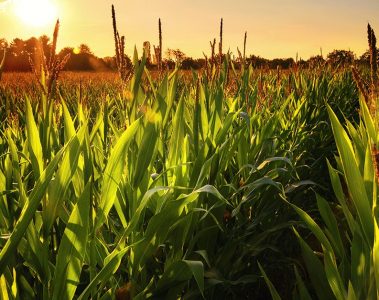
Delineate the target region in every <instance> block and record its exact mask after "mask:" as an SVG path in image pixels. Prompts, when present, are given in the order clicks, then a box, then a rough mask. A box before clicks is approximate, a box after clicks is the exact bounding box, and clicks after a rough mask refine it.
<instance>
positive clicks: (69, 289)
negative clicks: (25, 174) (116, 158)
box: [52, 183, 91, 299]
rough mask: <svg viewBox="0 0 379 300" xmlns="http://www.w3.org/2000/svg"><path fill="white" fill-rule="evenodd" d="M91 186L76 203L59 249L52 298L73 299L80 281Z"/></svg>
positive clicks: (86, 188) (85, 189)
mask: <svg viewBox="0 0 379 300" xmlns="http://www.w3.org/2000/svg"><path fill="white" fill-rule="evenodd" d="M90 188H91V183H87V185H86V187H85V188H84V191H83V194H82V195H81V196H80V198H79V199H78V202H77V203H76V204H75V206H74V209H73V210H72V213H71V215H70V218H69V220H68V224H67V226H66V228H65V230H64V233H63V237H62V240H61V243H60V245H59V249H58V255H57V261H56V265H55V273H54V279H53V293H52V299H72V298H73V296H74V294H75V290H76V287H77V286H78V284H79V283H80V273H81V270H82V262H83V259H84V255H85V251H86V246H87V238H88V227H89V210H90Z"/></svg>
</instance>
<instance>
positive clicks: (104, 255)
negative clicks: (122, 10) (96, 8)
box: [0, 27, 379, 299]
mask: <svg viewBox="0 0 379 300" xmlns="http://www.w3.org/2000/svg"><path fill="white" fill-rule="evenodd" d="M368 34H369V43H370V44H369V45H370V49H371V50H372V51H371V54H372V56H373V58H372V60H371V73H370V74H371V75H367V72H362V74H361V71H360V70H357V69H353V71H352V70H351V69H350V68H342V69H340V70H334V69H331V68H328V67H326V66H325V67H320V68H314V69H299V68H296V67H294V68H292V69H291V70H289V71H288V72H280V71H279V70H275V71H265V72H263V71H262V70H257V69H254V68H253V67H252V66H251V65H250V66H248V65H243V67H242V68H241V69H236V68H234V63H233V61H232V60H231V58H230V56H229V55H224V56H222V55H221V56H220V62H216V63H215V62H212V60H209V61H208V62H207V63H208V65H207V70H201V71H199V72H189V73H188V72H183V71H181V70H180V66H179V65H178V66H177V68H176V69H175V70H174V71H171V72H165V71H163V70H160V72H159V74H158V75H154V76H153V75H152V74H151V73H150V72H149V70H148V69H147V68H146V66H145V64H146V57H144V56H142V57H140V56H138V53H137V51H135V53H134V58H133V70H132V71H131V72H130V74H128V75H126V74H125V72H126V71H125V69H124V67H123V65H122V60H120V62H119V63H120V65H119V70H120V76H121V80H120V81H116V83H115V82H114V80H113V79H112V80H110V81H109V83H102V85H101V86H100V83H98V84H89V83H88V82H86V81H84V82H83V83H82V82H81V83H80V84H78V81H77V80H75V79H74V80H71V81H70V80H69V78H70V77H71V76H75V75H72V74H71V75H69V76H67V78H65V75H64V74H63V75H62V76H63V77H62V79H61V80H60V81H59V80H58V73H59V72H58V73H57V74H55V73H54V72H52V71H53V69H50V70H49V66H48V67H47V69H46V70H45V69H44V68H41V69H39V70H38V68H37V66H36V70H35V73H36V75H38V76H37V77H38V81H37V83H36V84H34V85H30V86H28V87H27V88H23V89H20V88H19V85H18V84H17V82H15V83H13V84H12V79H11V78H8V80H7V78H5V77H6V76H7V74H3V82H2V83H0V98H1V103H0V106H1V110H0V121H1V125H0V250H1V252H0V299H268V298H273V299H377V298H378V297H379V265H378V263H379V227H378V218H379V215H378V209H377V198H378V196H377V188H378V175H379V167H378V165H379V152H378V150H377V143H378V125H379V124H378V118H377V106H376V103H377V98H378V92H377V90H378V77H377V68H376V44H375V43H376V40H375V35H374V32H373V30H372V29H371V27H369V31H368ZM56 36H57V33H56V34H54V38H55V40H56ZM115 36H116V43H117V41H118V42H119V45H118V46H116V49H117V47H120V45H121V46H122V40H123V37H120V36H119V35H118V32H117V31H116V30H115ZM214 45H215V44H214ZM160 47H161V46H160ZM213 48H214V46H213ZM220 48H221V49H220V51H221V54H222V45H221V47H220ZM120 49H121V48H120ZM120 49H119V51H121V50H120ZM222 58H223V59H222ZM55 65H59V62H57V63H56V64H54V63H52V65H51V66H52V67H53V66H55ZM58 71H59V70H58ZM54 76H56V77H54ZM366 77H369V78H366ZM367 81H368V82H369V83H368V84H366V85H364V84H363V85H362V84H361V85H359V82H364V83H365V82H367ZM367 87H368V88H367ZM54 91H55V92H54Z"/></svg>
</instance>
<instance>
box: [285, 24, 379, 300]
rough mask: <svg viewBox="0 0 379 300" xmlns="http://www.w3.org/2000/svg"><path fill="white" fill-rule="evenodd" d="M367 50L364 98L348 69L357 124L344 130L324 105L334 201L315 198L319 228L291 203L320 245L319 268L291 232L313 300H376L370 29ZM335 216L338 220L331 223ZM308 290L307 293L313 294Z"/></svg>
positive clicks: (374, 73) (374, 133) (301, 288)
mask: <svg viewBox="0 0 379 300" xmlns="http://www.w3.org/2000/svg"><path fill="white" fill-rule="evenodd" d="M368 40H369V46H370V50H371V64H372V65H371V88H370V94H368V92H367V91H366V90H364V89H363V86H362V78H361V77H360V75H359V74H358V71H357V70H356V69H353V72H354V77H355V79H356V81H357V85H358V87H359V89H360V90H361V92H362V96H361V99H360V116H361V120H360V122H359V124H357V125H356V126H354V125H353V124H352V123H351V122H349V121H348V120H347V121H346V122H347V124H346V128H344V126H343V125H342V124H341V123H340V121H339V120H338V118H337V116H336V114H335V113H334V112H333V110H332V109H331V108H330V107H329V106H328V108H327V109H328V113H329V116H330V121H331V126H332V129H333V134H334V138H335V142H336V145H337V149H338V154H339V157H337V158H336V162H337V168H335V167H333V166H332V164H331V163H329V162H328V169H329V174H330V179H331V183H332V186H333V190H334V192H335V195H336V198H337V200H338V204H337V206H335V207H334V209H332V207H331V205H330V204H329V203H328V202H327V201H326V200H325V199H324V198H323V197H321V196H317V206H318V209H319V212H320V214H321V217H322V220H323V222H324V224H325V227H324V228H322V227H321V226H319V225H318V224H317V223H316V222H315V221H314V220H313V219H312V218H311V217H310V216H309V214H308V213H306V212H305V211H303V210H302V209H300V208H299V207H297V206H295V205H293V204H291V205H292V206H293V207H294V209H295V210H296V212H297V213H298V214H299V215H300V217H301V218H302V219H303V221H304V222H305V224H307V226H308V228H309V229H310V230H311V231H312V233H313V234H314V236H315V237H316V238H317V240H318V241H319V243H320V244H321V249H320V250H321V253H320V255H321V256H322V259H323V264H322V263H321V261H320V260H319V258H318V257H317V255H316V254H315V252H313V251H312V249H311V247H310V246H309V245H308V244H307V243H306V242H305V241H304V238H303V237H301V235H300V234H299V233H298V231H297V230H295V234H296V235H297V237H298V239H299V242H300V246H301V249H302V253H303V257H304V260H305V264H306V267H307V270H308V274H309V277H310V281H311V283H312V286H313V289H314V293H315V294H316V295H317V297H318V298H319V299H332V298H336V299H377V298H378V297H379V288H378V287H379V276H378V257H377V256H378V234H379V227H378V213H377V208H376V207H377V188H378V174H379V173H378V169H377V165H378V163H377V152H376V145H377V142H378V135H377V132H378V127H377V126H378V125H377V124H378V123H377V121H376V120H377V115H376V105H377V104H376V103H377V97H378V96H377V93H376V90H377V86H378V80H377V78H378V77H377V67H376V38H375V34H374V32H373V30H372V29H371V27H370V25H369V26H368ZM335 214H338V216H340V217H339V218H337V217H336V216H335ZM298 282H299V293H300V297H302V298H304V299H305V298H308V299H310V294H309V293H308V291H307V288H306V287H305V285H304V282H303V280H302V279H301V277H300V276H298ZM313 289H312V290H313Z"/></svg>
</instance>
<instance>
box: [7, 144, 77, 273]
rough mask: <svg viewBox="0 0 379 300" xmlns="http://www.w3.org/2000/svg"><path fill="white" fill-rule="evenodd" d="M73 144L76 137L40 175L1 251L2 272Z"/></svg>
mask: <svg viewBox="0 0 379 300" xmlns="http://www.w3.org/2000/svg"><path fill="white" fill-rule="evenodd" d="M73 144H74V139H72V140H71V141H70V142H69V143H68V144H67V145H66V146H64V147H63V148H62V149H61V150H60V151H59V152H58V153H57V154H56V155H55V157H54V158H53V159H52V161H51V162H50V164H49V165H48V166H47V168H46V169H45V170H44V171H43V172H42V174H41V176H40V177H39V179H38V181H37V183H36V185H35V186H34V188H33V191H32V192H31V194H30V196H29V202H28V205H26V206H24V208H23V210H22V211H21V215H20V217H19V219H18V220H17V223H16V225H15V227H14V229H13V232H12V234H11V236H10V238H9V239H8V240H7V242H6V244H5V246H4V248H3V249H2V250H1V252H0V273H3V272H4V269H5V267H6V266H7V263H8V262H9V257H10V256H11V255H14V253H15V252H16V248H17V246H18V244H19V242H20V240H21V239H22V237H23V236H24V234H25V231H26V229H27V228H28V226H29V223H30V221H31V220H32V218H33V217H34V214H35V212H36V210H37V208H38V206H39V204H40V202H41V200H42V198H43V197H44V196H45V193H46V190H47V187H48V186H49V184H50V181H51V179H52V177H53V175H54V172H55V169H56V168H57V166H58V163H59V161H60V160H61V158H62V156H63V154H64V153H65V152H66V150H69V149H70V148H71V147H72V145H73Z"/></svg>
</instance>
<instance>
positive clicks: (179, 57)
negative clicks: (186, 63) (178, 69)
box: [166, 49, 186, 63]
mask: <svg viewBox="0 0 379 300" xmlns="http://www.w3.org/2000/svg"><path fill="white" fill-rule="evenodd" d="M166 55H167V57H168V59H171V60H174V61H175V62H176V63H181V62H182V61H183V59H184V58H185V57H186V55H185V54H184V52H182V51H181V50H180V49H167V51H166Z"/></svg>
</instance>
